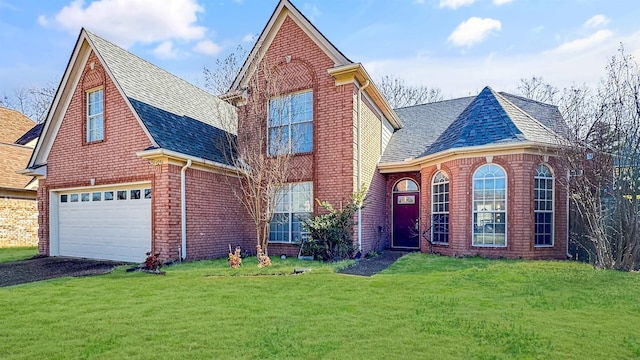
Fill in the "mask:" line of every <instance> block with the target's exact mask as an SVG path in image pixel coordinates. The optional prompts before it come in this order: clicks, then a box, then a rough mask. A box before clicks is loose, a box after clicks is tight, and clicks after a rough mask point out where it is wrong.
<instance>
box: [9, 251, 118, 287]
mask: <svg viewBox="0 0 640 360" xmlns="http://www.w3.org/2000/svg"><path fill="white" fill-rule="evenodd" d="M122 264H123V263H119V262H113V261H100V260H88V259H74V258H63V257H36V258H33V259H28V260H21V261H14V262H9V263H2V264H0V287H4V286H11V285H17V284H24V283H30V282H34V281H41V280H47V279H54V278H59V277H65V276H90V275H100V274H107V273H110V272H111V271H113V269H114V268H115V267H116V266H118V265H122Z"/></svg>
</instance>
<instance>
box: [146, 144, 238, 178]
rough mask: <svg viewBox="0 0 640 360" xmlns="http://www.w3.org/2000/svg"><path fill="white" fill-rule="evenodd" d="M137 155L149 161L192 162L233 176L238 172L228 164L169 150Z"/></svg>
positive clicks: (151, 151)
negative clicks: (164, 159)
mask: <svg viewBox="0 0 640 360" xmlns="http://www.w3.org/2000/svg"><path fill="white" fill-rule="evenodd" d="M136 155H137V156H139V157H141V158H143V159H147V160H149V159H153V158H157V157H168V158H173V159H177V160H178V161H180V160H182V161H184V160H187V161H191V162H192V163H193V164H196V165H202V166H207V167H210V168H217V169H220V170H222V171H223V172H225V173H230V175H232V176H235V175H234V173H237V172H238V169H237V168H235V167H233V166H231V165H226V164H222V163H219V162H215V161H211V160H207V159H202V158H199V157H195V156H191V155H186V154H183V153H179V152H177V151H172V150H167V149H151V150H143V151H138V152H137V153H136ZM225 170H226V171H225Z"/></svg>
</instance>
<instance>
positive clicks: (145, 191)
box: [144, 189, 151, 199]
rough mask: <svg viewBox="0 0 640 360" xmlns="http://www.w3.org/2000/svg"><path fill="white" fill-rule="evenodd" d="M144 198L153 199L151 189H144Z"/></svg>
mask: <svg viewBox="0 0 640 360" xmlns="http://www.w3.org/2000/svg"><path fill="white" fill-rule="evenodd" d="M144 198H145V199H151V189H144Z"/></svg>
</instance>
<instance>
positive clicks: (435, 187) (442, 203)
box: [431, 171, 449, 244]
mask: <svg viewBox="0 0 640 360" xmlns="http://www.w3.org/2000/svg"><path fill="white" fill-rule="evenodd" d="M431 189H432V190H431V199H432V200H431V241H432V242H434V243H437V244H448V243H449V178H448V177H447V174H445V173H444V172H443V171H438V172H437V173H436V174H435V176H434V177H433V183H432V186H431Z"/></svg>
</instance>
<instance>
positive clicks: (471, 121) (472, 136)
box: [381, 87, 564, 162]
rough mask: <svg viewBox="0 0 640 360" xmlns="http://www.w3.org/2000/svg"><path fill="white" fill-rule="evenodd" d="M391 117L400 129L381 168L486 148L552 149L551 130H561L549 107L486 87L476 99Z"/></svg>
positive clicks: (406, 110) (556, 115) (555, 113)
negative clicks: (526, 146) (399, 121)
mask: <svg viewBox="0 0 640 360" xmlns="http://www.w3.org/2000/svg"><path fill="white" fill-rule="evenodd" d="M511 99H513V100H514V101H511ZM516 103H517V104H519V105H518V106H517V105H516ZM523 108H527V110H529V112H527V111H525V110H524V109H523ZM396 113H397V114H398V116H399V117H400V118H401V119H402V121H403V122H404V123H405V127H404V128H403V129H401V130H399V131H397V132H395V133H394V134H393V136H392V138H391V141H390V142H389V145H388V146H387V149H386V150H385V153H384V155H383V157H382V159H381V162H394V161H402V160H404V159H407V158H411V157H413V158H418V157H423V156H428V155H432V154H435V153H438V152H441V151H445V150H448V149H452V148H464V147H472V146H482V145H489V144H501V143H515V142H525V141H531V142H540V143H550V144H555V143H557V140H556V134H555V133H554V132H553V131H552V130H551V128H555V129H561V128H562V126H563V124H564V121H563V120H562V117H561V116H560V114H559V112H558V109H557V108H556V107H555V106H550V105H547V104H543V103H539V102H537V101H533V100H529V99H525V98H521V97H516V96H513V95H509V94H505V95H501V94H498V93H496V92H494V91H493V90H492V89H491V88H489V87H486V88H484V89H483V90H482V92H480V94H478V96H476V97H465V98H460V99H453V100H447V101H440V102H437V103H430V104H424V105H418V106H413V107H408V108H402V109H396ZM534 116H539V117H540V120H538V119H537V118H534Z"/></svg>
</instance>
